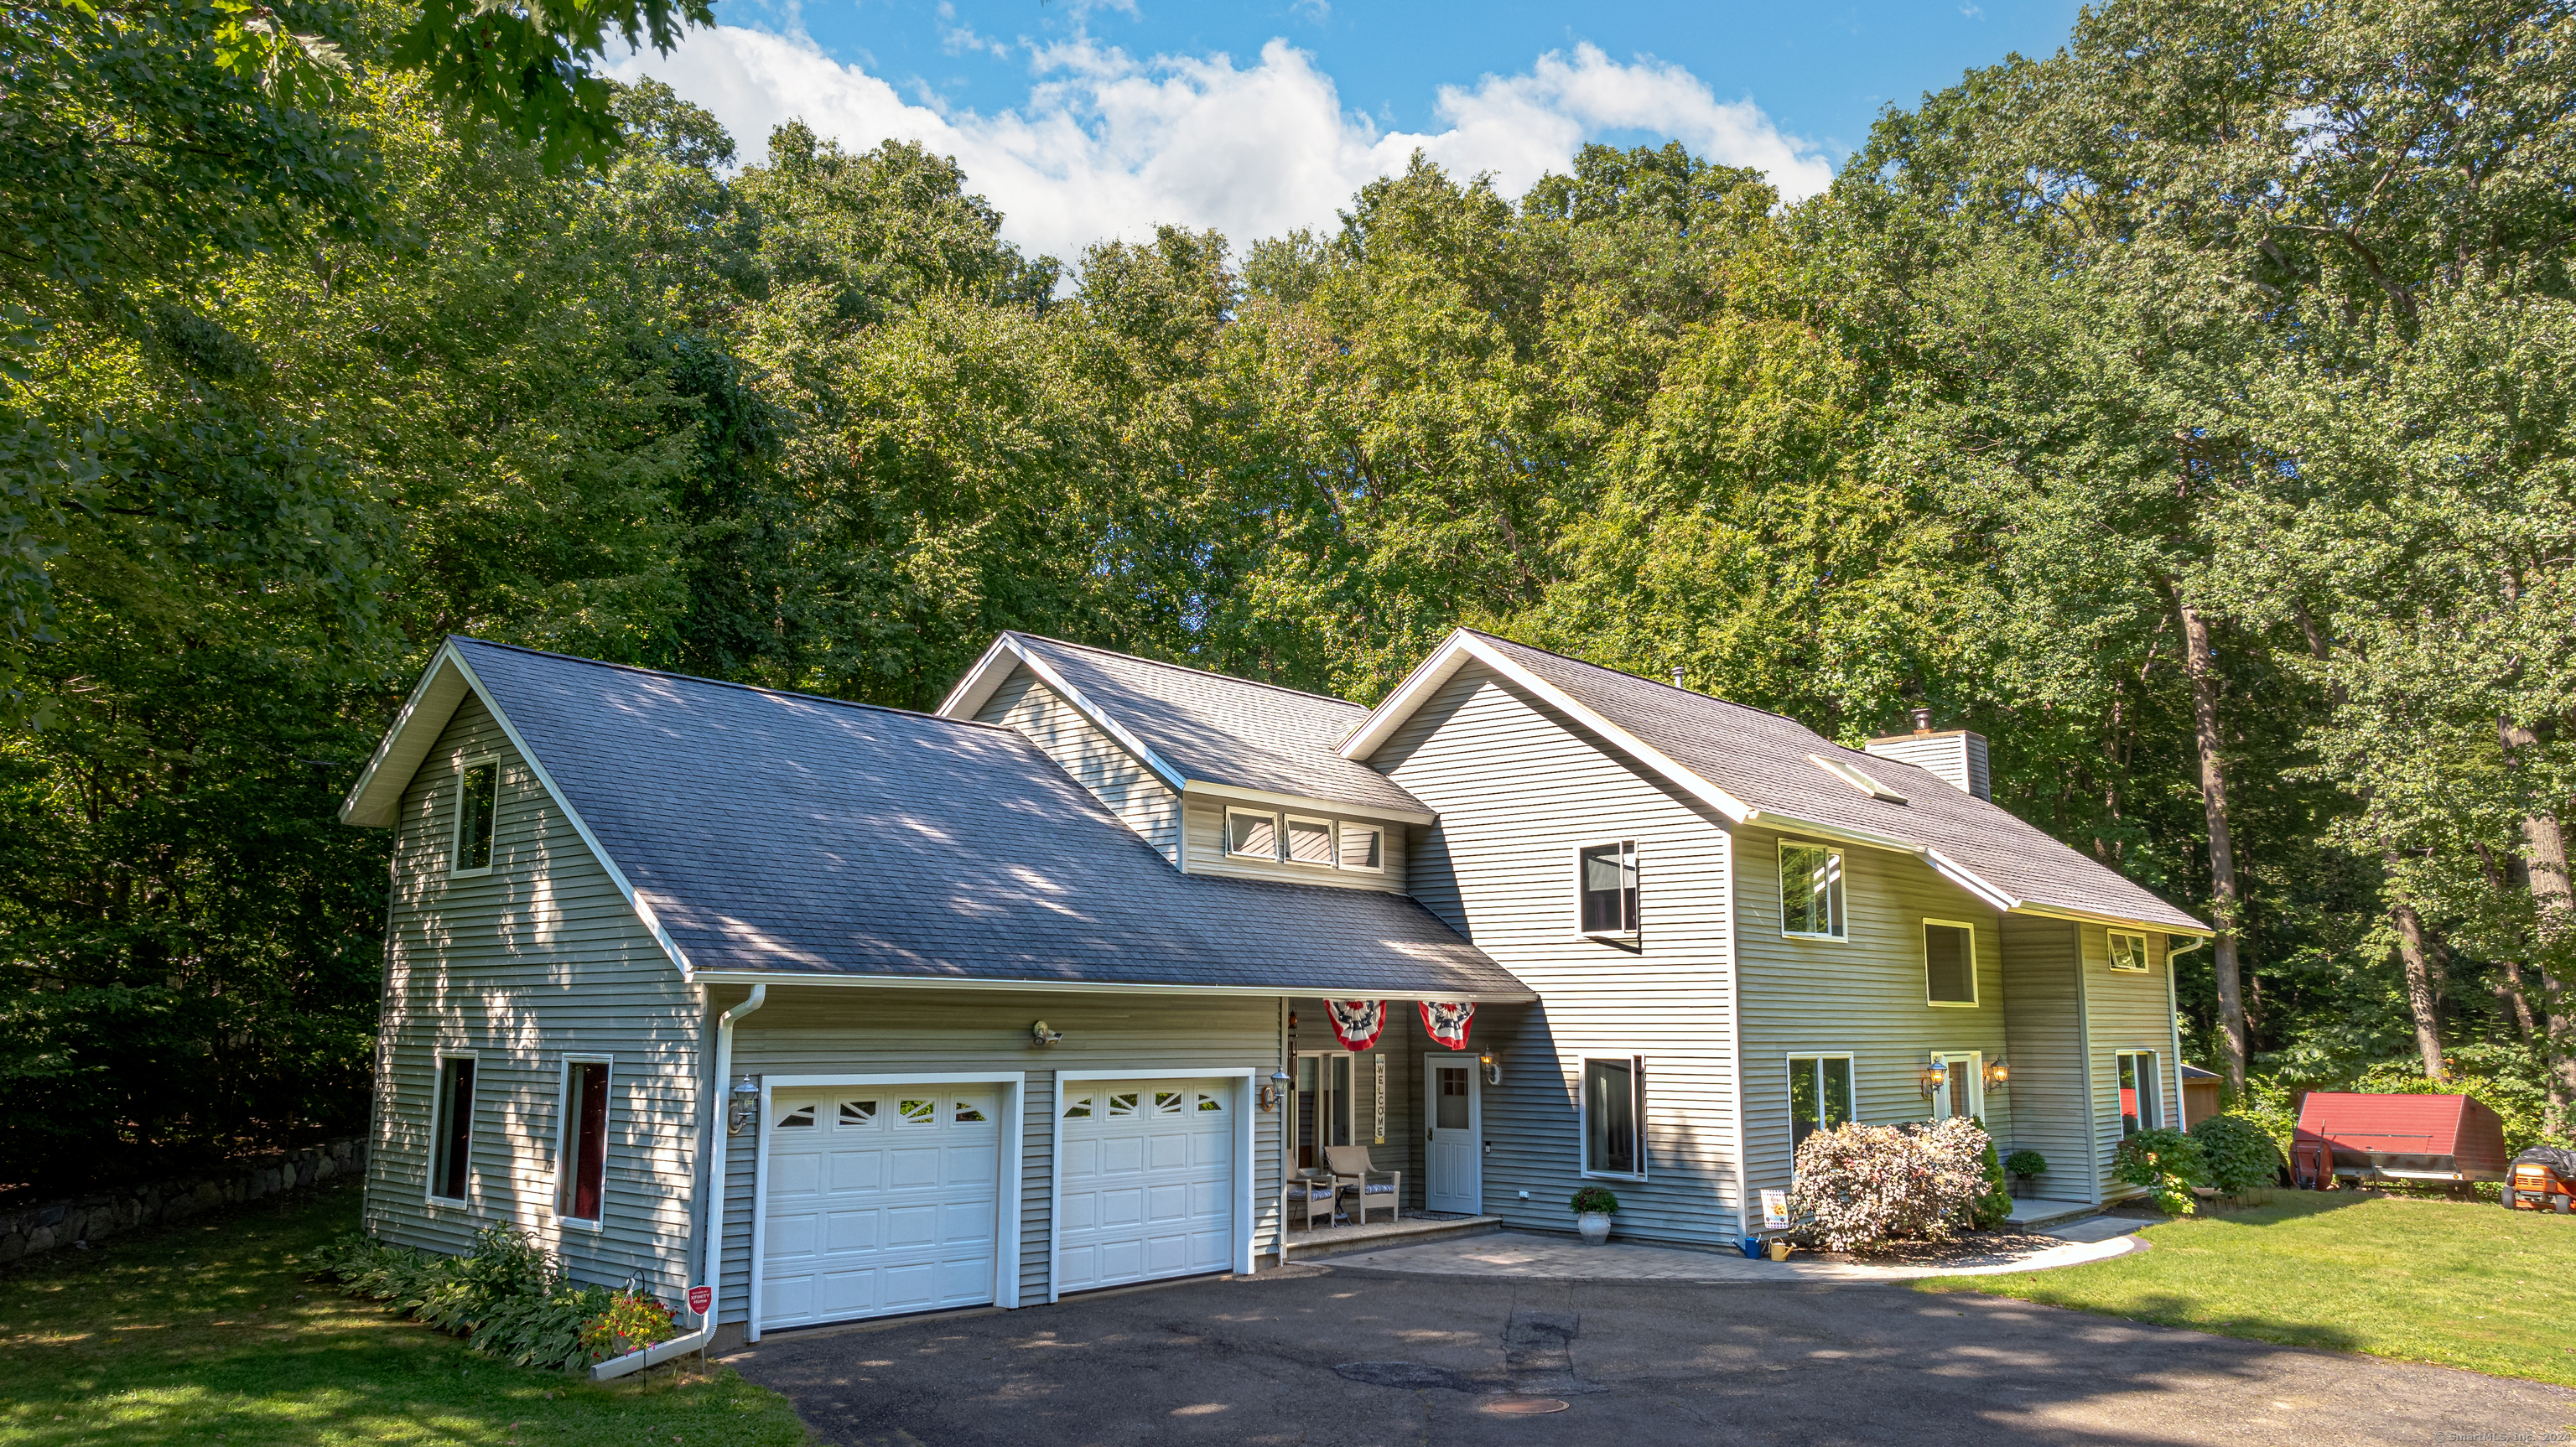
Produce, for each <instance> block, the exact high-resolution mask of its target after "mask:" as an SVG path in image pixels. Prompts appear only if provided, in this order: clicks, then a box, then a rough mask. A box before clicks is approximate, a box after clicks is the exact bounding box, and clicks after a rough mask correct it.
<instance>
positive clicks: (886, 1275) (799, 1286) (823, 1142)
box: [760, 1085, 1001, 1330]
mask: <svg viewBox="0 0 2576 1447" xmlns="http://www.w3.org/2000/svg"><path fill="white" fill-rule="evenodd" d="M769 1118H770V1122H771V1130H770V1132H769V1140H768V1148H769V1161H768V1172H769V1186H768V1199H767V1201H766V1203H765V1208H766V1209H765V1215H764V1219H763V1222H762V1235H763V1238H764V1239H763V1245H762V1251H761V1262H760V1265H761V1289H760V1321H761V1326H762V1328H763V1329H764V1330H776V1329H779V1328H782V1327H791V1326H806V1325H811V1324H814V1323H818V1322H827V1321H847V1320H851V1319H853V1318H857V1317H867V1316H884V1315H887V1314H890V1313H894V1312H906V1311H930V1310H936V1309H940V1308H945V1307H956V1306H980V1305H982V1304H984V1303H986V1302H989V1301H991V1300H992V1299H993V1281H994V1261H995V1247H996V1235H997V1230H998V1226H999V1219H1000V1211H999V1210H998V1209H997V1193H998V1191H999V1184H1000V1180H1001V1126H1000V1124H999V1122H1000V1118H1001V1109H1000V1098H999V1095H998V1093H997V1092H995V1091H994V1090H992V1089H990V1088H989V1087H980V1086H963V1087H961V1086H953V1085H947V1086H940V1085H921V1086H884V1087H880V1086H871V1087H868V1088H866V1089H844V1090H839V1091H798V1092H794V1093H790V1092H786V1091H781V1092H779V1094H778V1095H777V1096H776V1098H775V1099H774V1100H773V1101H772V1103H771V1108H770V1116H769Z"/></svg>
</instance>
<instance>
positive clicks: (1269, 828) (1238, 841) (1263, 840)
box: [1225, 809, 1279, 859]
mask: <svg viewBox="0 0 2576 1447" xmlns="http://www.w3.org/2000/svg"><path fill="white" fill-rule="evenodd" d="M1225 852H1226V853H1228V854H1239V855H1250V856H1251V857H1253V858H1255V859H1276V858H1278V857H1279V816H1278V815H1276V814H1265V813H1260V812H1257V811H1255V810H1251V809H1228V810H1226V811H1225Z"/></svg>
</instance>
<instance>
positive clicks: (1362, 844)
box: [1341, 824, 1386, 873]
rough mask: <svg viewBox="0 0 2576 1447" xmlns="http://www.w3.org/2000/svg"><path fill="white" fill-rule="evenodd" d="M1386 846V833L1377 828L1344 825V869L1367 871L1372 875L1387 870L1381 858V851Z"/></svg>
mask: <svg viewBox="0 0 2576 1447" xmlns="http://www.w3.org/2000/svg"><path fill="white" fill-rule="evenodd" d="M1385 844H1386V831H1385V830H1383V829H1379V828H1377V827H1376V826H1375V825H1371V824H1345V825H1343V826H1342V858H1341V865H1342V867H1343V868H1344V869H1365V870H1368V871H1370V872H1371V873H1376V872H1377V871H1380V870H1383V869H1385V868H1386V865H1385V863H1384V862H1383V861H1381V860H1380V858H1379V851H1380V850H1381V849H1383V848H1384V847H1385Z"/></svg>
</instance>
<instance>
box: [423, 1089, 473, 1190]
mask: <svg viewBox="0 0 2576 1447" xmlns="http://www.w3.org/2000/svg"><path fill="white" fill-rule="evenodd" d="M437 1090H438V1094H437V1095H436V1097H435V1098H433V1099H432V1100H431V1101H430V1109H429V1140H430V1152H429V1193H430V1194H431V1195H433V1196H436V1197H438V1198H440V1199H442V1200H448V1201H462V1200H464V1199H465V1188H466V1184H467V1182H466V1172H468V1171H469V1170H471V1169H472V1168H473V1155H474V1061H473V1059H472V1058H471V1057H469V1056H462V1055H458V1056H450V1057H448V1058H447V1059H444V1060H441V1061H439V1062H438V1086H437Z"/></svg>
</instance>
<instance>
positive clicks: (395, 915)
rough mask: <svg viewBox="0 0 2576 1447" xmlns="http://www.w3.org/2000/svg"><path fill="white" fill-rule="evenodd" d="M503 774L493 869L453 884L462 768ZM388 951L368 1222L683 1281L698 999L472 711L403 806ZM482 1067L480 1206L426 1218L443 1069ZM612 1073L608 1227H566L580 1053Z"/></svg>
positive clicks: (478, 1097)
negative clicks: (565, 1110)
mask: <svg viewBox="0 0 2576 1447" xmlns="http://www.w3.org/2000/svg"><path fill="white" fill-rule="evenodd" d="M483 755H496V756H498V757H499V759H500V761H501V770H500V775H499V785H498V789H497V797H496V803H497V808H496V811H495V819H496V823H495V830H494V836H493V856H492V869H491V872H490V873H488V874H484V875H479V876H469V877H466V878H462V879H457V878H451V877H449V873H448V868H449V858H450V853H451V851H452V849H453V847H454V827H455V810H456V798H457V769H458V767H459V765H460V763H461V761H463V760H465V759H469V758H475V757H478V756H483ZM387 923H388V930H387V935H386V944H385V949H386V962H385V991H384V1001H383V1026H382V1045H381V1047H380V1050H381V1053H380V1057H379V1058H380V1060H381V1061H382V1067H381V1075H380V1077H379V1080H378V1088H377V1097H376V1099H377V1108H376V1112H375V1122H374V1130H375V1144H374V1149H373V1151H372V1153H371V1155H370V1157H369V1164H368V1172H367V1191H366V1212H367V1218H368V1221H369V1223H370V1225H371V1226H372V1227H373V1229H374V1230H375V1232H376V1234H377V1235H378V1236H380V1237H381V1238H383V1239H385V1240H388V1241H393V1242H397V1243H399V1244H402V1245H408V1246H419V1247H425V1248H427V1249H430V1250H434V1251H444V1252H460V1251H464V1250H466V1249H468V1248H469V1247H470V1246H471V1244H472V1240H473V1235H474V1233H475V1232H476V1231H477V1230H479V1229H481V1228H483V1227H485V1226H489V1225H493V1224H496V1223H505V1222H506V1223H509V1224H512V1225H515V1226H517V1227H518V1228H519V1229H520V1230H522V1231H525V1232H527V1233H529V1234H530V1235H531V1236H533V1237H534V1238H535V1239H536V1240H537V1241H539V1242H540V1243H542V1244H544V1245H545V1246H547V1247H549V1248H551V1249H552V1250H554V1251H556V1252H558V1253H560V1254H561V1255H562V1257H563V1259H564V1262H565V1264H566V1265H567V1266H568V1267H569V1268H570V1269H571V1272H572V1274H573V1275H574V1276H575V1277H577V1278H579V1279H581V1280H585V1281H593V1282H599V1283H602V1284H608V1285H616V1284H622V1283H623V1282H625V1281H626V1280H627V1279H628V1278H629V1277H630V1276H633V1277H640V1278H641V1280H642V1282H643V1283H644V1285H645V1286H646V1287H647V1288H649V1289H651V1290H653V1291H654V1292H656V1293H657V1294H659V1295H661V1296H662V1297H664V1298H665V1299H672V1298H675V1297H677V1296H678V1295H679V1294H680V1292H681V1290H682V1289H683V1288H685V1287H686V1286H687V1284H688V1279H687V1278H688V1244H689V1239H690V1234H691V1231H690V1227H691V1222H690V1212H691V1210H692V1200H693V1197H694V1196H695V1194H696V1193H695V1192H694V1191H692V1190H690V1189H689V1182H690V1180H691V1177H692V1174H693V1172H694V1171H695V1169H696V1161H697V1151H698V1149H699V1141H698V1135H699V1129H700V1126H699V1115H698V1101H699V1084H698V1081H697V1079H696V1073H697V1071H698V1070H699V1069H700V1066H699V1064H698V1043H699V1031H700V1028H701V1019H700V1015H699V1012H698V1004H697V999H696V995H695V992H694V991H692V990H691V989H689V988H688V987H687V986H686V985H684V984H683V983H682V982H681V979H680V975H679V972H678V970H677V969H676V968H675V967H674V966H673V965H672V964H671V962H670V959H669V957H668V956H667V955H665V954H664V953H663V952H662V949H661V947H660V945H659V944H657V943H656V942H655V941H654V939H653V936H652V934H651V933H650V932H649V931H647V930H646V929H645V928H644V926H643V925H642V924H641V923H640V922H639V921H638V920H637V919H636V916H635V912H634V910H633V909H632V908H631V907H630V906H629V905H628V904H627V902H626V899H625V897H624V896H623V895H622V894H621V893H620V892H619V891H618V889H617V886H616V884H615V882H614V881H613V880H612V879H611V878H610V877H609V874H608V871H607V870H606V869H605V868H603V867H602V866H601V864H600V863H599V860H598V858H597V857H596V856H595V855H594V854H592V852H591V850H590V848H589V846H588V845H587V844H585V843H584V842H583V841H582V839H581V837H580V835H579V834H578V833H577V832H576V831H575V830H574V828H573V827H572V822H571V820H570V818H569V817H567V816H566V815H565V814H564V813H563V812H562V811H561V810H560V809H558V808H556V807H555V805H554V803H553V801H552V800H551V799H550V798H549V797H548V796H547V795H546V793H545V790H544V788H543V786H542V785H540V784H539V783H538V781H537V779H536V777H535V775H534V773H533V772H532V771H531V770H530V769H529V768H528V767H527V766H526V764H525V763H524V762H523V761H522V760H521V759H520V758H519V756H518V754H517V752H516V751H515V750H514V749H512V747H511V746H510V742H509V740H508V738H507V737H506V736H505V735H504V734H503V732H502V730H501V728H500V726H499V723H498V722H497V721H496V720H495V719H494V718H493V716H492V714H491V713H490V711H489V710H487V709H486V708H485V707H484V706H483V704H482V702H481V700H480V699H479V698H477V697H475V696H472V695H469V696H468V697H467V698H466V700H465V702H464V703H463V704H461V705H460V706H459V707H458V709H457V711H456V713H455V715H454V717H453V718H452V719H451V720H450V721H449V723H448V725H447V727H446V729H445V731H444V732H443V733H442V734H441V735H440V737H439V740H438V743H437V745H436V746H435V747H434V748H432V749H431V751H430V754H429V757H428V758H427V759H426V760H425V761H424V762H423V763H422V764H421V767H420V770H419V772H418V773H417V774H415V775H414V777H413V779H412V781H411V784H410V786H409V787H408V788H407V790H406V791H405V793H404V795H403V801H402V812H401V815H400V819H399V822H398V823H397V824H396V825H395V838H394V858H393V878H392V903H391V907H390V910H389V912H388V921H387ZM442 1050H467V1051H472V1052H473V1053H474V1054H475V1056H476V1065H475V1119H474V1136H473V1146H472V1150H471V1155H470V1159H471V1162H472V1167H471V1184H470V1185H469V1188H468V1201H467V1204H465V1205H461V1206H457V1205H444V1204H431V1203H429V1202H428V1201H427V1200H426V1199H425V1196H426V1186H427V1182H428V1175H429V1134H430V1098H431V1095H432V1093H433V1091H434V1088H435V1084H436V1078H437V1077H436V1065H435V1064H434V1057H435V1056H436V1054H437V1053H438V1052H440V1051H442ZM574 1055H578V1056H587V1057H598V1056H605V1057H608V1058H609V1060H610V1061H611V1065H610V1075H609V1090H610V1103H609V1116H608V1130H609V1136H608V1152H607V1174H606V1181H605V1190H604V1192H603V1196H604V1200H603V1205H602V1216H603V1221H602V1225H601V1228H600V1229H598V1230H591V1229H587V1228H584V1227H581V1226H578V1225H573V1224H569V1223H564V1222H560V1221H559V1220H558V1219H557V1217H556V1215H555V1209H554V1206H555V1187H556V1177H555V1157H556V1151H557V1142H556V1138H555V1132H556V1126H557V1122H558V1117H559V1115H560V1107H561V1093H562V1081H563V1062H564V1060H565V1058H566V1057H567V1056H574Z"/></svg>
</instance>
